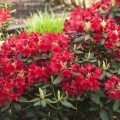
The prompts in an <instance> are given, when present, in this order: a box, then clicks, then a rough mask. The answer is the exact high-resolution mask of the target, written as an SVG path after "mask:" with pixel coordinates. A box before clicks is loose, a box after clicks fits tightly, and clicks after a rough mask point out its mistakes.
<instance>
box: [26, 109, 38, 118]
mask: <svg viewBox="0 0 120 120" xmlns="http://www.w3.org/2000/svg"><path fill="white" fill-rule="evenodd" d="M34 116H36V114H35V111H33V110H30V111H29V112H27V113H26V117H29V118H32V117H34Z"/></svg>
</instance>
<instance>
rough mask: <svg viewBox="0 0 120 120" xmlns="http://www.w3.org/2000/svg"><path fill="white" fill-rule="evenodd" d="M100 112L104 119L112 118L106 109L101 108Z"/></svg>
mask: <svg viewBox="0 0 120 120" xmlns="http://www.w3.org/2000/svg"><path fill="white" fill-rule="evenodd" d="M99 114H100V118H101V119H102V120H110V119H109V114H108V112H107V111H106V110H101V111H100V113H99Z"/></svg>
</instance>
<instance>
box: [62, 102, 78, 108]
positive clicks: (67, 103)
mask: <svg viewBox="0 0 120 120" xmlns="http://www.w3.org/2000/svg"><path fill="white" fill-rule="evenodd" d="M61 104H62V105H63V106H65V107H67V108H73V109H76V107H74V106H73V105H72V104H71V103H70V102H68V101H61Z"/></svg>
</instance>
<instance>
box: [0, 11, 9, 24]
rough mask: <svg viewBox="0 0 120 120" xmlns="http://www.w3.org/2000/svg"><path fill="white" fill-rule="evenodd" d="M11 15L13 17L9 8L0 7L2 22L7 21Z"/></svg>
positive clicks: (0, 19)
mask: <svg viewBox="0 0 120 120" xmlns="http://www.w3.org/2000/svg"><path fill="white" fill-rule="evenodd" d="M10 17H11V13H10V11H9V10H8V9H7V10H4V9H0V24H2V23H3V22H6V21H7V20H8V18H10Z"/></svg>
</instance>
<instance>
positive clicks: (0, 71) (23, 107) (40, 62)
mask: <svg viewBox="0 0 120 120" xmlns="http://www.w3.org/2000/svg"><path fill="white" fill-rule="evenodd" d="M0 105H1V116H3V117H4V118H6V117H7V118H10V119H12V120H14V119H17V120H19V119H20V120H21V119H33V120H39V119H41V120H73V119H74V120H77V119H80V120H88V119H90V120H91V119H92V120H113V119H114V118H113V115H112V114H113V112H114V111H115V112H119V110H120V26H119V25H117V24H115V20H114V19H113V18H108V19H104V17H103V16H102V15H101V14H100V13H99V12H96V11H94V10H93V9H92V8H88V9H82V8H76V9H75V10H74V11H72V13H71V16H70V18H69V19H67V20H66V21H65V23H64V29H63V32H62V34H56V33H51V34H48V33H46V34H45V35H42V34H40V33H34V32H33V33H31V34H29V35H28V34H27V33H26V32H25V31H23V32H21V34H20V35H18V36H11V37H10V38H9V39H8V41H6V42H4V43H3V45H2V46H1V49H0ZM7 118H6V119H7Z"/></svg>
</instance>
